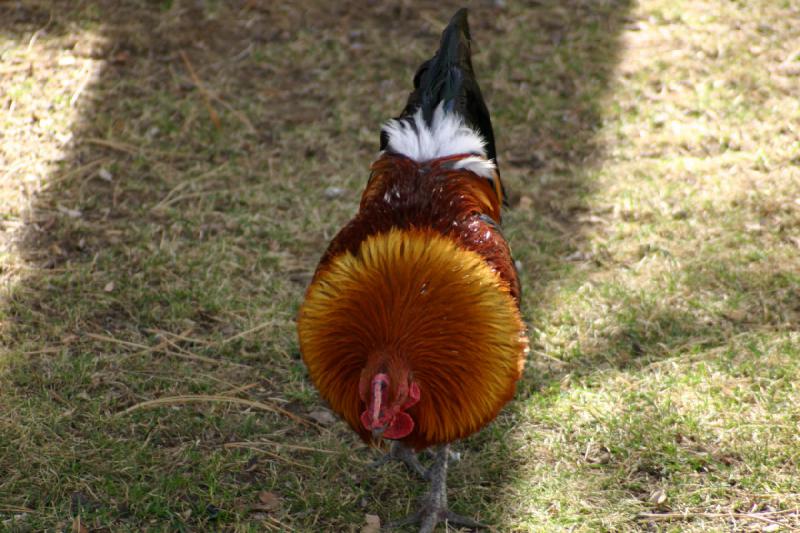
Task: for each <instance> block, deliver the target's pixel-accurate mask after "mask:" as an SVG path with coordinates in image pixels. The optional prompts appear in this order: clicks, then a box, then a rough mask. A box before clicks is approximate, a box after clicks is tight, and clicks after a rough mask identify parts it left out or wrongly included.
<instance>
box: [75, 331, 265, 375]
mask: <svg viewBox="0 0 800 533" xmlns="http://www.w3.org/2000/svg"><path fill="white" fill-rule="evenodd" d="M86 336H87V337H89V338H91V339H95V340H99V341H105V342H111V343H114V344H120V345H122V346H128V347H130V348H138V349H140V350H142V352H140V353H147V352H163V353H165V354H167V355H172V356H175V357H182V358H183V359H191V360H195V361H201V362H203V363H211V364H214V365H222V364H226V365H233V366H239V367H242V368H253V367H251V366H249V365H245V364H243V363H237V362H235V361H228V360H226V359H214V358H213V357H206V356H204V355H198V354H196V353H192V352H189V351H187V350H186V349H184V348H181V347H179V346H177V345H175V344H174V343H172V342H171V341H170V340H169V339H166V338H164V339H162V340H161V342H160V343H159V344H157V345H155V346H147V345H145V344H139V343H138V342H130V341H124V340H122V339H115V338H114V337H107V336H105V335H98V334H97V333H87V334H86ZM165 344H171V345H172V346H176V347H177V349H179V350H180V351H179V352H176V351H174V350H168V349H165Z"/></svg>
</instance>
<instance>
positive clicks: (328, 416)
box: [308, 409, 336, 426]
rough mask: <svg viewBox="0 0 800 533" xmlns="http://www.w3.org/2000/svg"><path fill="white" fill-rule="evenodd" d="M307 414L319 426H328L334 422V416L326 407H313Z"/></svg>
mask: <svg viewBox="0 0 800 533" xmlns="http://www.w3.org/2000/svg"><path fill="white" fill-rule="evenodd" d="M308 416H310V417H311V418H312V419H313V420H314V421H315V422H316V423H317V424H319V425H320V426H330V425H332V424H334V423H335V422H336V417H335V416H333V413H331V412H330V411H328V410H327V409H314V410H313V411H311V412H310V413H308Z"/></svg>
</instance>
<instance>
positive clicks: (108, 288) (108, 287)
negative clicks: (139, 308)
mask: <svg viewBox="0 0 800 533" xmlns="http://www.w3.org/2000/svg"><path fill="white" fill-rule="evenodd" d="M103 290H104V291H106V292H111V291H113V290H114V282H113V281H109V282H108V283H106V286H105V287H103Z"/></svg>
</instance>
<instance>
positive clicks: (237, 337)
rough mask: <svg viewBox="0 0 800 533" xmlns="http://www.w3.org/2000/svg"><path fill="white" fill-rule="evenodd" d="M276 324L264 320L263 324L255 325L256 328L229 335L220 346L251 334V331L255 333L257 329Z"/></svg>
mask: <svg viewBox="0 0 800 533" xmlns="http://www.w3.org/2000/svg"><path fill="white" fill-rule="evenodd" d="M274 324H275V322H274V321H272V320H270V321H269V322H264V323H263V324H259V325H258V326H256V327H254V328H250V329H248V330H246V331H242V332H239V333H237V334H236V335H234V336H232V337H228V338H227V339H224V340H223V341H222V342H221V343H220V346H224V345H226V344H228V343H229V342H231V341H235V340H236V339H240V338H242V337H244V336H246V335H250V334H251V333H254V332H256V331H259V330H261V329H264V328H265V327H267V326H272V325H274Z"/></svg>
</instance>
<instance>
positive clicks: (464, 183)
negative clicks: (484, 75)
mask: <svg viewBox="0 0 800 533" xmlns="http://www.w3.org/2000/svg"><path fill="white" fill-rule="evenodd" d="M380 149H381V151H380V153H379V155H378V158H377V160H376V161H374V162H373V163H372V166H371V174H370V178H369V181H368V183H367V186H366V189H365V191H364V192H363V195H362V197H361V203H360V207H359V211H358V213H357V214H356V216H355V217H354V218H353V219H352V220H351V221H350V222H349V223H348V224H347V225H346V226H345V227H344V228H343V229H342V230H341V231H340V232H339V233H338V234H337V235H336V237H335V238H334V239H333V241H332V242H331V244H330V245H329V247H328V249H327V251H326V252H325V253H324V255H323V257H322V259H321V261H320V263H319V266H318V267H317V270H316V272H315V274H314V277H313V279H312V281H311V284H310V286H309V288H308V291H307V293H306V296H305V301H304V303H303V305H302V307H301V309H300V312H299V316H298V334H299V340H300V349H301V352H302V354H303V359H304V361H305V363H306V366H307V367H308V372H309V375H310V377H311V380H312V381H313V383H314V385H315V386H316V387H317V388H318V389H319V391H320V394H321V395H322V397H323V398H324V399H325V400H327V402H328V403H329V404H330V406H331V408H332V409H333V410H334V411H335V412H336V413H338V414H339V415H340V416H341V417H342V418H344V420H345V421H346V422H347V423H348V424H349V425H350V427H351V428H352V429H353V430H354V431H356V432H357V433H358V434H359V435H360V436H361V438H362V439H364V441H366V442H369V443H373V444H378V443H379V442H380V440H381V439H389V440H392V441H394V444H393V446H392V452H391V456H392V457H395V458H399V459H402V460H404V461H405V462H406V463H407V464H408V465H409V466H411V467H412V468H413V469H414V470H415V471H417V472H419V473H421V474H424V475H425V477H426V478H427V479H429V480H430V482H431V489H430V492H429V493H428V495H427V496H426V497H425V498H424V500H423V501H422V504H421V508H420V510H419V511H418V512H416V513H414V514H413V515H411V516H410V517H407V518H406V519H403V520H401V521H399V522H397V523H396V524H394V525H399V524H409V523H419V524H420V528H421V529H420V531H421V532H430V531H433V530H434V528H435V527H436V525H437V524H438V523H439V522H441V521H443V520H447V521H449V522H450V523H451V524H457V525H466V526H468V527H479V526H480V524H478V523H477V522H475V521H473V520H470V519H468V518H465V517H461V516H458V515H455V514H454V513H451V512H450V511H449V510H448V508H447V497H446V474H447V467H448V457H449V454H450V451H449V446H450V444H451V443H453V442H454V441H457V440H459V439H463V438H464V437H467V436H469V435H471V434H473V433H475V432H477V431H478V430H480V429H481V428H482V427H484V426H485V425H486V424H487V423H489V422H490V421H492V420H493V419H494V418H495V417H496V416H497V414H498V412H499V411H500V409H501V408H502V407H503V406H504V405H505V404H506V403H507V402H508V401H509V400H510V399H511V398H512V396H513V395H514V391H515V388H516V382H517V381H518V380H519V378H520V376H521V374H522V369H523V365H524V360H525V356H526V354H527V351H528V340H527V337H526V335H525V327H524V325H523V322H522V318H521V316H520V311H519V298H520V285H519V280H518V276H517V271H516V269H515V266H514V261H513V260H512V258H511V251H510V249H509V246H508V243H507V242H506V240H505V238H504V237H503V234H502V233H501V231H500V210H501V206H502V204H503V194H504V191H503V186H502V183H501V181H500V175H499V172H498V169H497V162H496V153H495V145H494V134H493V131H492V125H491V121H490V119H489V112H488V110H487V108H486V104H485V103H484V100H483V97H482V95H481V91H480V88H479V86H478V84H477V82H476V81H475V77H474V72H473V68H472V61H471V57H470V33H469V27H468V23H467V11H466V10H465V9H462V10H460V11H458V12H457V13H456V14H455V16H454V17H453V19H452V20H451V21H450V23H449V24H448V26H447V28H445V30H444V32H443V34H442V39H441V43H440V48H439V50H438V51H437V53H436V54H435V55H434V56H433V57H432V58H431V59H430V60H428V61H426V62H424V63H423V64H422V65H421V66H420V68H419V69H418V71H417V73H416V75H415V76H414V90H413V92H411V94H410V96H409V98H408V102H407V104H406V107H405V109H404V110H403V112H402V113H401V114H400V116H399V117H397V118H395V119H392V120H389V121H388V122H387V123H386V124H385V125H384V126H383V128H382V130H381V137H380ZM432 446H439V449H438V450H437V452H436V454H435V458H434V463H433V465H432V467H431V468H430V470H429V471H427V472H425V471H424V470H423V469H422V467H421V466H420V463H419V462H418V461H417V459H416V456H415V453H414V452H416V451H420V450H423V449H425V448H429V447H432Z"/></svg>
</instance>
